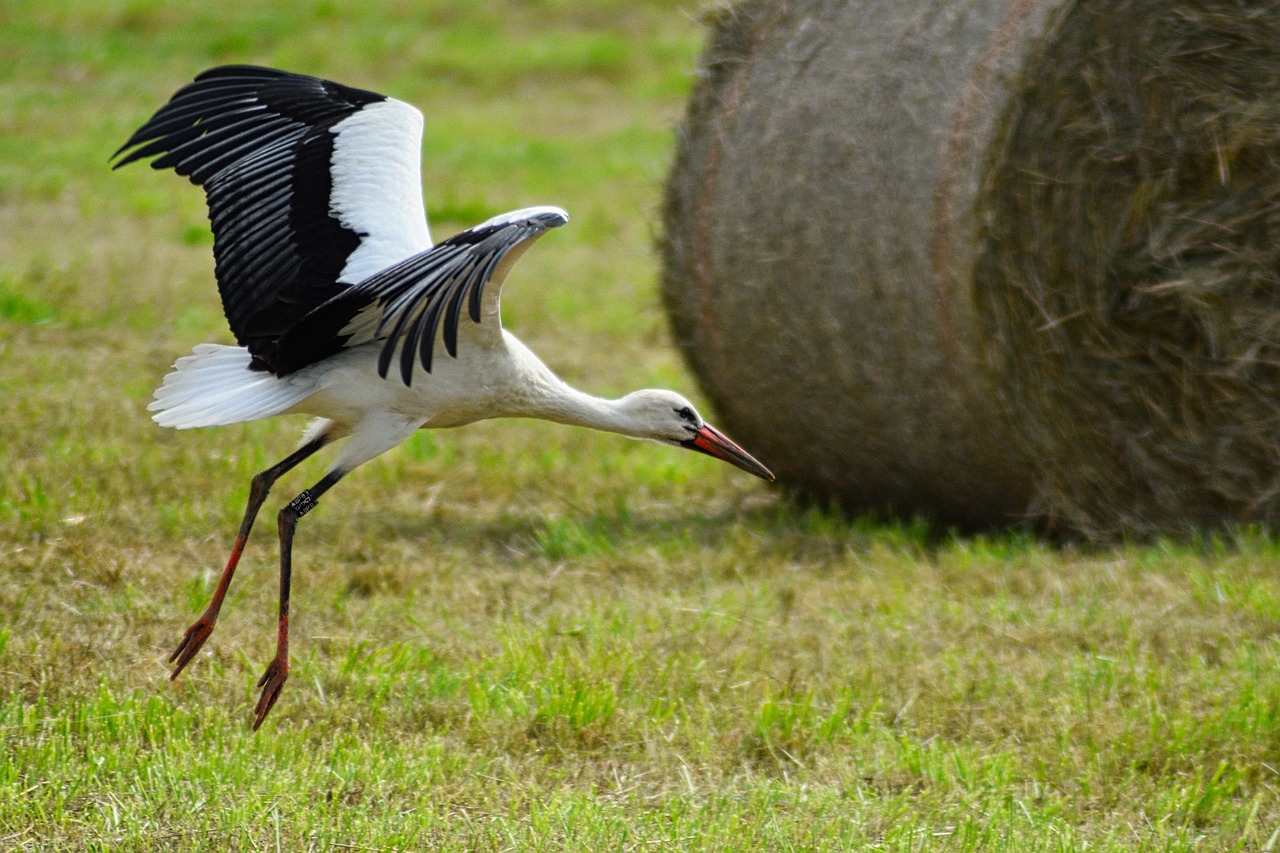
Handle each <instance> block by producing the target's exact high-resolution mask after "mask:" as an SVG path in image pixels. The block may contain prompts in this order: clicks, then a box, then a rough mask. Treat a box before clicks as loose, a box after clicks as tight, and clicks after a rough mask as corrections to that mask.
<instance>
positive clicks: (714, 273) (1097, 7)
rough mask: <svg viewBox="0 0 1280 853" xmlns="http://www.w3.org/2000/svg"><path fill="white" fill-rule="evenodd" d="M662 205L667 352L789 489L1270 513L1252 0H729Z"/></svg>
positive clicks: (1270, 16)
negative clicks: (673, 350)
mask: <svg viewBox="0 0 1280 853" xmlns="http://www.w3.org/2000/svg"><path fill="white" fill-rule="evenodd" d="M664 218H665V223H664V226H665V227H664V234H663V237H662V240H661V248H662V252H663V260H664V277H663V296H664V301H665V304H666V308H667V310H668V314H669V316H670V318H671V321H672V325H673V328H674V330H675V334H676V337H677V340H678V341H679V343H680V345H681V347H682V349H683V351H684V353H685V355H686V357H687V360H688V362H689V363H690V365H691V366H692V369H693V370H694V372H695V374H696V375H697V376H698V377H699V380H700V381H701V383H702V385H703V387H704V389H705V391H706V393H707V395H708V396H709V397H710V399H711V401H712V403H713V405H714V406H715V407H716V408H717V409H718V410H719V414H720V416H721V418H722V420H723V421H724V422H725V424H726V428H727V429H728V430H730V431H731V432H732V434H734V435H735V438H737V439H738V440H739V441H740V442H741V443H742V444H743V445H744V446H745V447H748V448H750V449H751V450H752V452H753V453H756V454H757V455H758V456H759V458H760V459H761V460H762V461H763V462H765V464H767V465H770V466H771V467H772V468H773V469H774V471H775V472H776V473H778V475H779V478H780V479H781V480H783V481H784V482H786V483H789V484H791V485H792V486H794V487H795V488H797V489H798V490H800V491H801V492H803V493H806V494H809V495H813V496H816V497H819V498H823V499H836V500H838V501H840V502H842V503H843V504H845V505H846V506H848V507H851V508H855V509H890V510H894V511H897V512H900V513H908V514H911V513H925V514H928V515H930V516H933V517H934V518H936V519H938V520H940V521H943V522H949V523H958V524H962V525H970V526H973V525H979V526H985V525H998V524H1001V523H1006V522H1009V521H1012V520H1017V519H1021V518H1034V519H1038V520H1039V521H1041V522H1043V523H1045V524H1046V525H1048V526H1050V527H1053V528H1055V529H1058V530H1062V531H1067V532H1073V533H1078V534H1083V535H1085V536H1087V537H1090V538H1095V539H1101V538H1109V537H1113V536H1116V535H1120V534H1125V535H1128V534H1134V535H1148V534H1153V533H1162V532H1182V531H1186V530H1187V529H1188V528H1189V527H1191V526H1196V527H1213V526H1218V525H1222V524H1227V523H1238V522H1249V521H1261V522H1267V523H1274V522H1275V521H1276V520H1277V519H1280V310H1277V309H1278V308H1280V4H1272V3H1267V4H1262V3H1247V2H1228V0H1194V2H1188V0H1112V1H1111V2H1083V0H1080V1H1079V2H1070V0H1067V2H1064V0H861V2H856V3H850V2H836V0H792V2H786V0H742V2H739V3H736V4H733V5H731V6H729V7H725V8H722V9H721V10H720V11H719V13H718V14H717V15H716V16H715V18H714V21H713V26H712V38H711V41H710V45H709V47H708V49H707V51H706V54H705V56H704V58H703V63H702V74H701V79H700V81H699V83H698V85H697V87H696V89H695V92H694V94H693V97H692V99H691V101H690V105H689V109H688V113H687V116H686V118H685V121H684V124H683V127H682V134H681V138H680V142H679V146H678V151H677V157H676V161H675V164H674V166H673V169H672V172H671V175H670V177H669V180H668V185H667V200H666V207H665V211H664Z"/></svg>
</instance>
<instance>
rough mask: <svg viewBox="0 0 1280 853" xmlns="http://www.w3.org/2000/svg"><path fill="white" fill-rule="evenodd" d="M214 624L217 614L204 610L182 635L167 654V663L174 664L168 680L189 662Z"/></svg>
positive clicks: (216, 620)
mask: <svg viewBox="0 0 1280 853" xmlns="http://www.w3.org/2000/svg"><path fill="white" fill-rule="evenodd" d="M216 624H218V614H217V613H213V614H210V613H208V612H206V613H205V614H204V615H203V616H201V617H200V618H199V619H197V620H196V621H195V622H194V623H193V624H192V626H191V627H190V628H188V629H187V633H185V634H183V635H182V642H181V643H179V644H178V648H176V649H174V651H173V654H171V655H169V663H172V664H176V665H175V666H174V668H173V674H172V675H170V676H169V680H170V681H172V680H173V679H175V678H177V677H178V674H179V673H181V672H182V670H183V668H185V667H186V665H187V664H189V663H191V661H192V659H194V658H195V656H196V654H197V653H199V651H200V647H201V646H203V645H204V641H205V640H207V639H209V635H210V634H212V633H213V626H214V625H216Z"/></svg>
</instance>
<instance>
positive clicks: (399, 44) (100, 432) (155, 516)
mask: <svg viewBox="0 0 1280 853" xmlns="http://www.w3.org/2000/svg"><path fill="white" fill-rule="evenodd" d="M703 37H704V32H703V29H702V26H701V24H700V23H699V18H698V9H697V8H696V6H695V5H694V2H693V0H689V2H660V1H659V0H654V2H634V0H573V2H570V1H569V0H527V2H495V3H465V2H445V0H414V2H391V0H385V1H384V2H376V1H375V2H365V3H359V4H356V3H343V2H336V0H329V2H316V3H304V2H295V0H282V1H280V2H274V3H258V2H247V0H226V2H221V3H170V2H161V0H5V2H4V3H3V5H0V403H2V404H3V408H4V417H3V419H0V466H2V473H0V554H2V555H3V561H2V563H0V738H2V742H3V755H2V756H0V850H42V851H43V850H113V851H115V850H172V849H186V850H360V851H364V850H430V849H452V850H581V851H600V850H617V851H631V850H806V851H807V850H893V851H908V850H910V851H924V850H957V851H986V850H997V851H999V850H1005V851H1074V850H1091V851H1094V850H1115V851H1119V850H1142V851H1173V850H1203V851H1226V850H1240V851H1263V850H1272V849H1280V797H1278V796H1277V786H1278V785H1280V673H1278V669H1280V633H1278V632H1280V541H1277V539H1275V538H1273V537H1272V536H1271V535H1269V534H1266V533H1264V532H1258V531H1240V532H1238V533H1234V534H1228V535H1222V536H1218V537H1203V536H1201V537H1196V536H1189V537H1188V538H1187V539H1186V540H1185V541H1180V542H1176V543H1174V542H1169V543H1146V544H1141V545H1139V544H1128V545H1117V546H1115V547H1113V548H1110V549H1093V550H1084V549H1081V548H1076V547H1070V546H1062V545H1055V544H1052V543H1047V542H1043V541H1040V540H1038V539H1036V538H1034V537H1033V536H1030V535H1028V534H1025V533H1016V532H1015V533H1010V534H1007V535H998V536H988V537H979V538H971V537H961V536H955V535H951V534H948V533H946V532H941V533H939V532H936V531H935V532H931V531H929V530H927V529H926V528H925V527H924V526H923V525H920V524H914V523H880V522H875V521H871V520H865V519H847V518H841V517H840V516H838V515H835V514H831V513H826V512H822V511H819V510H815V509H805V508H799V507H796V506H794V505H793V504H791V503H790V502H788V501H787V500H786V499H785V498H784V497H783V496H782V495H781V494H780V493H778V492H776V491H774V490H771V489H770V488H768V487H766V486H765V485H764V484H763V483H761V482H759V481H757V480H755V479H753V478H751V477H749V476H747V475H745V474H743V473H741V472H739V471H737V470H735V469H732V468H730V467H729V466H727V465H723V464H720V463H716V462H714V461H712V460H710V459H706V458H705V457H701V456H697V455H695V454H688V453H680V452H678V451H676V450H674V449H671V448H667V447H661V446H658V445H649V444H641V443H637V442H631V441H627V440H625V439H622V438H617V437H613V436H604V435H594V434H588V433H585V432H583V431H574V430H571V429H568V428H564V427H558V426H554V425H546V424H538V423H530V422H493V423H485V424H479V425H476V426H473V427H469V428H467V429H464V430H459V431H453V432H442V433H437V434H422V435H418V436H416V437H415V438H414V439H413V440H411V441H410V442H408V443H407V444H406V445H405V446H404V447H403V448H401V449H399V450H397V451H395V452H393V453H390V454H388V455H387V456H386V457H385V458H383V459H379V460H377V461H375V462H373V463H371V464H369V465H367V466H365V467H364V468H362V469H360V470H359V471H358V472H356V473H355V474H353V475H352V476H351V477H349V478H347V479H346V480H345V481H343V483H342V484H341V485H340V486H338V487H337V488H336V489H335V490H334V491H333V492H331V493H330V494H329V495H327V496H326V497H325V499H324V501H323V503H322V504H321V507H320V508H319V509H318V510H317V511H316V512H314V513H312V514H311V515H309V516H307V518H306V519H305V520H304V521H303V522H302V524H301V526H300V530H299V535H298V545H297V549H296V551H295V570H294V595H293V644H292V645H293V662H294V668H293V674H292V677H291V679H290V681H289V683H288V685H287V686H286V687H285V689H284V692H283V695H282V697H281V700H280V703H279V705H278V706H277V707H276V710H275V711H274V712H273V713H272V715H271V717H270V718H269V719H268V720H267V722H266V724H265V725H264V726H263V727H262V729H261V730H260V731H258V732H256V733H254V732H252V731H251V730H250V727H249V723H250V721H251V710H252V707H253V703H254V701H255V700H256V691H255V690H254V682H255V681H256V680H257V678H258V675H259V674H260V672H261V670H262V668H263V667H264V666H265V664H266V662H267V660H268V659H269V658H270V656H271V654H272V653H273V650H274V642H275V631H274V617H275V597H276V591H277V586H276V583H277V581H276V559H277V551H276V541H275V539H276V537H275V535H274V530H273V524H272V521H273V516H274V512H275V510H276V508H277V507H278V505H279V503H280V502H281V501H284V500H287V499H288V498H289V497H291V496H292V495H293V494H295V493H296V492H297V491H299V490H300V489H301V488H303V487H304V486H306V485H309V484H311V483H312V482H314V481H315V480H316V479H318V477H319V476H320V475H321V473H322V472H323V470H324V464H325V462H324V460H323V459H316V460H312V461H310V462H309V463H307V464H306V465H304V466H303V467H302V469H300V470H299V471H298V472H296V473H295V474H292V475H290V476H289V477H287V478H286V479H285V480H283V481H282V482H281V483H280V484H279V486H278V487H277V490H276V494H275V495H274V496H273V498H272V500H271V502H270V503H269V504H268V507H267V511H266V512H264V514H263V517H262V518H263V520H262V521H260V524H259V529H258V530H257V531H256V536H255V538H254V540H253V541H252V542H251V544H250V548H249V551H248V552H247V555H246V558H245V560H244V562H243V563H242V564H241V568H240V571H239V573H238V575H237V577H236V583H235V585H234V586H233V587H232V592H231V595H230V596H229V598H228V601H227V606H226V607H225V608H224V610H223V614H222V618H221V620H220V625H219V627H218V630H217V632H216V633H215V634H214V636H213V638H212V640H211V641H210V643H209V644H208V646H206V650H205V651H204V652H202V653H201V655H200V656H199V658H198V659H197V660H196V661H195V662H194V663H193V664H192V665H191V666H190V667H189V668H188V669H187V671H186V672H185V673H184V674H183V676H182V678H181V679H179V680H178V681H177V682H173V683H171V682H170V681H169V680H168V677H167V676H168V667H167V665H166V663H165V661H166V658H167V657H168V655H169V653H170V652H171V651H172V649H173V648H174V647H175V646H176V644H177V642H178V640H179V639H180V637H181V636H182V632H183V630H184V629H185V628H186V627H187V625H188V624H189V623H190V622H191V620H193V619H194V618H195V616H196V615H197V613H198V612H199V611H200V609H201V608H202V607H203V606H204V604H205V603H206V601H207V600H208V596H209V595H210V593H211V592H212V588H213V585H214V584H215V583H216V580H217V576H218V573H219V571H220V570H221V567H222V564H223V562H224V560H225V558H226V552H227V549H228V548H229V546H230V544H231V539H232V537H233V534H234V532H235V527H236V525H237V524H238V521H239V517H240V513H241V511H242V508H243V505H244V501H245V499H246V495H247V491H248V485H249V479H250V478H251V477H252V475H253V474H254V473H255V472H257V471H259V470H261V469H262V468H264V467H266V466H267V465H269V464H271V463H272V462H274V461H275V460H277V459H278V458H280V457H281V456H283V455H284V454H286V453H287V452H289V450H291V449H292V447H293V446H294V443H295V442H296V440H297V438H298V436H299V433H300V430H301V428H302V427H303V425H304V422H303V421H301V420H293V421H289V420H284V421H281V422H272V423H262V424H251V425H245V426H236V427H228V428H223V429H218V430H203V431H194V432H183V433H178V432H173V431H166V430H161V429H160V428H158V427H156V426H155V425H154V424H152V423H151V421H150V420H149V418H148V417H147V414H146V411H145V407H146V405H147V402H148V401H149V398H150V393H151V390H152V388H154V386H155V385H156V384H157V383H158V382H159V380H160V378H161V377H162V376H163V374H164V373H165V371H166V370H167V368H168V366H169V365H170V364H171V363H172V361H173V359H174V358H175V357H176V356H178V355H180V354H182V353H184V352H186V351H187V350H188V349H189V348H190V347H191V346H192V345H193V344H195V343H198V342H200V341H206V340H214V341H222V342H228V341H229V340H230V336H229V333H228V332H227V330H226V326H225V323H224V321H223V319H222V316H221V312H220V307H219V303H218V297H217V292H216V289H215V287H214V283H213V278H212V266H213V265H212V258H211V245H212V241H211V238H210V236H209V233H208V230H207V226H206V224H205V218H204V205H203V198H202V196H201V194H200V192H199V191H198V190H196V189H195V188H193V187H191V186H190V185H189V184H187V183H186V182H185V181H183V180H181V179H179V178H176V177H174V176H173V175H172V174H171V173H155V172H153V171H151V170H150V169H148V168H145V167H143V166H132V167H129V168H128V169H124V170H122V171H120V172H114V173H113V172H111V171H110V169H109V168H108V157H109V156H110V154H111V153H112V152H113V151H114V150H115V149H116V148H117V147H118V146H119V145H120V144H121V143H122V142H123V141H124V139H125V138H126V137H127V136H128V134H129V133H130V132H131V131H132V130H133V129H134V128H135V127H136V126H138V125H139V124H141V123H142V122H143V121H144V120H145V119H146V118H147V117H148V116H149V115H150V114H151V112H152V111H153V110H154V109H155V108H156V107H158V106H159V105H160V104H161V103H162V102H163V101H164V100H165V99H167V98H168V96H169V95H170V94H171V93H172V92H173V91H174V90H175V89H176V88H177V87H178V86H180V85H182V84H183V83H185V82H186V81H188V80H190V78H191V77H192V76H193V75H194V74H196V73H198V72H199V71H200V70H202V69H203V68H205V67H208V66H211V65H215V64H219V63H225V62H254V63H261V64H269V65H277V66H281V67H286V68H290V69H294V70H300V71H306V72H311V73H316V74H322V75H324V76H328V77H332V78H335V79H339V80H342V81H344V82H347V83H350V84H352V85H357V86H362V87H365V88H372V89H375V90H379V91H383V92H386V93H388V94H391V95H394V96H397V97H399V98H402V99H404V100H408V101H410V102H412V103H414V104H416V105H418V106H419V107H420V108H422V109H423V110H424V112H425V113H426V114H427V122H428V123H427V139H426V142H425V151H424V159H423V163H424V177H425V181H426V184H427V206H428V211H429V214H430V216H431V218H432V224H433V228H434V232H435V234H436V236H437V237H443V236H446V235H447V234H449V233H453V232H454V231H457V230H460V229H462V228H464V227H467V226H469V225H471V224H474V223H476V222H478V221H479V220H481V219H483V218H485V217H487V216H489V215H492V214H494V213H497V212H501V211H503V210H507V209H512V208H517V207H522V206H527V205H532V204H557V205H560V206H562V207H564V208H566V209H567V210H568V211H569V212H570V214H571V215H572V217H573V220H572V222H571V223H570V224H569V226H567V227H565V228H562V229H560V230H558V231H555V232H553V233H552V234H550V235H548V236H547V237H546V238H545V239H544V240H542V241H541V242H540V243H539V244H538V245H537V247H536V248H535V249H534V250H533V251H531V252H530V253H528V254H527V255H525V256H524V258H523V259H522V260H521V262H520V264H519V266H518V267H517V268H516V272H515V273H514V274H513V276H512V278H511V279H510V281H509V282H508V284H507V288H506V294H505V295H506V299H505V305H504V310H505V316H506V321H507V324H508V326H509V327H511V328H513V329H514V330H515V331H516V332H517V333H518V334H520V335H521V336H522V337H523V338H524V339H525V340H526V341H527V342H528V343H529V344H530V345H531V346H532V347H533V348H534V349H535V350H536V351H538V352H540V353H541V354H542V356H543V357H544V359H545V360H546V361H547V362H548V363H549V364H551V365H552V366H553V367H555V368H556V369H557V370H559V371H560V372H561V373H562V375H564V376H565V377H566V378H567V379H568V380H570V381H571V382H573V383H575V384H577V385H579V386H580V387H583V388H584V389H586V390H589V391H592V392H594V393H598V394H603V395H618V394H621V393H624V392H626V391H629V390H632V389H633V388H636V387H642V386H660V387H673V388H676V389H678V390H680V391H682V392H685V393H687V394H690V395H692V396H694V397H695V399H696V387H695V385H694V383H693V380H692V378H691V377H690V376H689V375H688V373H687V372H686V371H685V370H684V368H683V366H682V365H681V363H680V360H679V357H678V355H677V354H676V353H675V351H674V349H673V347H672V344H671V341H670V338H669V336H668V333H667V330H666V326H665V323H664V319H663V316H662V312H661V309H660V305H659V300H658V297H657V284H656V280H657V265H656V261H655V256H654V252H653V250H652V243H653V238H654V236H655V233H656V228H657V226H656V221H657V210H658V207H659V204H660V196H661V185H662V181H663V178H664V175H665V171H666V167H667V164H668V162H669V158H670V156H671V151H672V148H673V144H674V136H675V126H676V124H677V122H678V120H679V116H680V113H681V110H682V108H683V101H684V98H685V96H686V94H687V92H688V90H689V87H690V86H691V85H692V81H693V79H694V78H693V75H694V69H695V67H696V59H697V55H698V52H699V50H700V47H701V43H702V39H703ZM759 402H760V403H761V404H762V405H768V401H767V400H761V401H759ZM708 414H711V413H708ZM821 416H822V413H821V412H795V413H793V421H792V423H793V426H792V428H793V429H795V430H797V431H803V430H804V429H805V428H806V424H807V423H810V422H812V420H813V419H814V418H818V417H821ZM849 440H850V441H856V440H857V436H853V435H851V436H849ZM748 449H750V448H748ZM764 461H765V462H766V463H767V462H768V460H767V459H766V460H764Z"/></svg>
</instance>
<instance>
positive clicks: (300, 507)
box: [289, 489, 320, 518]
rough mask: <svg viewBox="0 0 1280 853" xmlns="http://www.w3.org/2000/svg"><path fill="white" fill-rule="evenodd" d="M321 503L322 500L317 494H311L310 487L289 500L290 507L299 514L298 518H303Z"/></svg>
mask: <svg viewBox="0 0 1280 853" xmlns="http://www.w3.org/2000/svg"><path fill="white" fill-rule="evenodd" d="M319 505H320V500H319V499H318V498H317V497H316V496H315V495H313V494H311V490H310V489H303V490H302V493H301V494H299V495H298V496H297V497H296V498H294V499H293V500H291V501H289V509H291V510H293V511H294V513H295V514H297V516H298V518H302V517H303V516H304V515H306V514H307V513H309V512H311V510H313V509H315V508H316V507H317V506H319Z"/></svg>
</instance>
